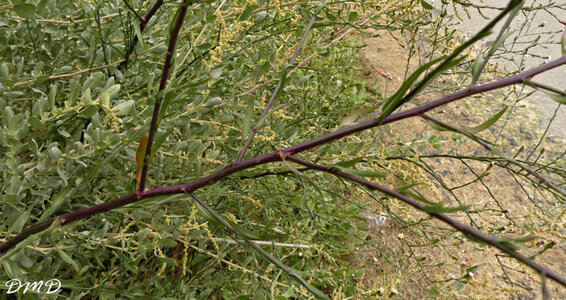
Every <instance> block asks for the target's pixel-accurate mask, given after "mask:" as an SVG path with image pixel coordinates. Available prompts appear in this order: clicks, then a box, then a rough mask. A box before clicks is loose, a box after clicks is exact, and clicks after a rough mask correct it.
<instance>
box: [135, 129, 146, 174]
mask: <svg viewBox="0 0 566 300" xmlns="http://www.w3.org/2000/svg"><path fill="white" fill-rule="evenodd" d="M146 150H147V133H144V134H143V135H142V137H141V140H140V144H139V146H138V150H137V151H136V163H137V164H138V167H141V166H142V165H143V160H144V158H145V152H146Z"/></svg>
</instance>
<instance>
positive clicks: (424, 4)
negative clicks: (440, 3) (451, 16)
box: [421, 0, 434, 10]
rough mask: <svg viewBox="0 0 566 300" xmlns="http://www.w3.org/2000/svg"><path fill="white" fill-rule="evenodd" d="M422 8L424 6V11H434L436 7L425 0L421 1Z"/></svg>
mask: <svg viewBox="0 0 566 300" xmlns="http://www.w3.org/2000/svg"><path fill="white" fill-rule="evenodd" d="M421 6H422V7H423V8H424V9H427V10H431V9H434V6H432V5H431V4H430V3H428V2H426V1H424V0H421Z"/></svg>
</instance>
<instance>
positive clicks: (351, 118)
mask: <svg viewBox="0 0 566 300" xmlns="http://www.w3.org/2000/svg"><path fill="white" fill-rule="evenodd" d="M377 108H378V107H377V106H370V107H364V108H360V109H356V110H354V111H353V112H351V113H350V114H349V115H348V116H347V117H345V118H344V119H343V120H342V121H341V122H340V125H339V126H338V127H339V128H340V127H344V126H348V125H351V124H354V123H355V122H356V121H357V120H358V119H359V118H360V117H361V116H363V115H365V114H367V113H369V112H372V111H374V110H375V109H377Z"/></svg>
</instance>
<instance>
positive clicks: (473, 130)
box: [467, 106, 508, 133]
mask: <svg viewBox="0 0 566 300" xmlns="http://www.w3.org/2000/svg"><path fill="white" fill-rule="evenodd" d="M507 108H508V107H507V106H505V107H504V108H503V109H501V110H500V111H499V112H497V113H496V114H495V115H493V116H491V117H490V118H489V119H488V120H487V121H485V122H483V123H481V124H480V125H478V126H476V127H473V128H470V129H467V131H469V132H471V133H478V132H480V131H483V130H486V129H488V128H489V127H491V126H492V125H493V124H495V122H497V121H498V120H499V119H500V118H501V116H503V114H504V113H505V111H506V110H507Z"/></svg>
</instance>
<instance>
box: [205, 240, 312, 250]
mask: <svg viewBox="0 0 566 300" xmlns="http://www.w3.org/2000/svg"><path fill="white" fill-rule="evenodd" d="M212 240H214V241H215V242H217V243H228V245H240V244H242V243H243V242H244V240H233V239H225V238H212ZM251 242H252V243H254V244H256V245H259V246H271V247H281V248H297V249H310V247H311V246H309V245H303V244H288V243H276V242H270V241H256V240H253V241H252V240H251Z"/></svg>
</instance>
